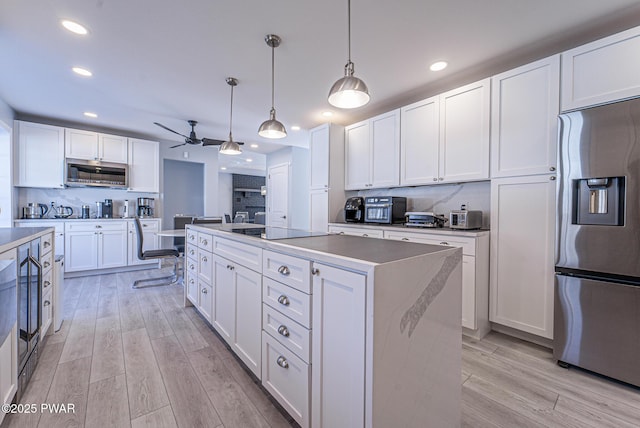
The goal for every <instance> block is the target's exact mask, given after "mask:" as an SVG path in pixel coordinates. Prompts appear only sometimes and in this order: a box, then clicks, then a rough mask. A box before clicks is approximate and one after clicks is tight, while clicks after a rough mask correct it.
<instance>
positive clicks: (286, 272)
mask: <svg viewBox="0 0 640 428" xmlns="http://www.w3.org/2000/svg"><path fill="white" fill-rule="evenodd" d="M278 272H279V273H280V274H281V275H284V276H289V274H290V273H291V271H290V270H289V268H288V267H287V266H284V265H282V266H280V267H279V268H278Z"/></svg>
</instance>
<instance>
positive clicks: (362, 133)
mask: <svg viewBox="0 0 640 428" xmlns="http://www.w3.org/2000/svg"><path fill="white" fill-rule="evenodd" d="M369 129H370V126H369V121H368V120H365V121H364V122H358V123H354V124H353V125H350V126H347V127H346V128H345V130H344V136H345V141H344V145H345V147H344V151H345V153H344V154H345V183H344V187H345V189H346V190H357V189H366V188H368V187H369V186H370V183H371V162H370V160H371V144H370V141H369Z"/></svg>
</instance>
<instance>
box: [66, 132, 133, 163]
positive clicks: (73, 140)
mask: <svg viewBox="0 0 640 428" xmlns="http://www.w3.org/2000/svg"><path fill="white" fill-rule="evenodd" d="M65 156H66V157H68V158H74V159H87V160H99V161H103V162H119V163H127V137H121V136H119V135H109V134H101V133H98V132H93V131H83V130H80V129H71V128H67V129H65Z"/></svg>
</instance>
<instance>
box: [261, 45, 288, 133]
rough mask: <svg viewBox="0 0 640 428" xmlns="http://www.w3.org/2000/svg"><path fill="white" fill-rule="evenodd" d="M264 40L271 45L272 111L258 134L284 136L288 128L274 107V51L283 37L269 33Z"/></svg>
mask: <svg viewBox="0 0 640 428" xmlns="http://www.w3.org/2000/svg"><path fill="white" fill-rule="evenodd" d="M264 41H265V42H267V45H268V46H270V47H271V111H270V112H269V120H265V121H264V122H262V125H260V128H259V129H258V135H260V136H261V137H264V138H284V137H286V136H287V130H286V129H285V127H284V125H283V124H282V122H279V121H278V120H277V119H276V108H275V107H274V86H275V84H274V55H275V54H274V52H275V48H277V47H278V46H280V42H281V41H282V39H281V38H280V37H278V36H276V35H275V34H267V35H266V37H265V38H264Z"/></svg>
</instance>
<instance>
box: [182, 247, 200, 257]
mask: <svg viewBox="0 0 640 428" xmlns="http://www.w3.org/2000/svg"><path fill="white" fill-rule="evenodd" d="M184 253H185V255H186V256H187V257H189V258H192V259H194V260H196V259H197V258H198V247H196V245H195V244H187V249H186V251H185V252H184Z"/></svg>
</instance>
